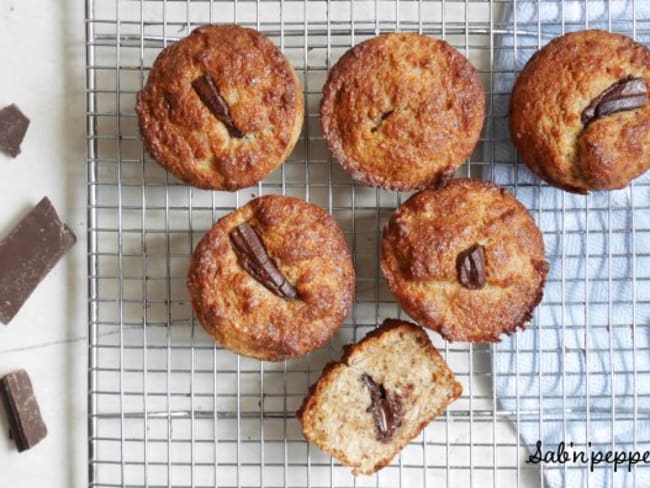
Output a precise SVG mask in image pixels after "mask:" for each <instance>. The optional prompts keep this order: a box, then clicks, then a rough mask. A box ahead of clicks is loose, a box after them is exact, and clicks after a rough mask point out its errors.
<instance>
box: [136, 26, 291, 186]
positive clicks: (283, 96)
mask: <svg viewBox="0 0 650 488" xmlns="http://www.w3.org/2000/svg"><path fill="white" fill-rule="evenodd" d="M136 112H137V115H138V120H139V125H140V132H141V134H142V138H143V140H144V145H145V148H146V149H147V151H148V152H149V154H151V156H152V157H153V158H154V159H155V160H156V161H157V162H158V163H159V164H160V165H162V166H163V167H165V168H167V169H168V170H169V171H170V172H171V173H173V174H174V175H175V176H176V177H177V178H179V179H181V180H182V181H184V182H185V183H188V184H190V185H193V186H196V187H199V188H207V189H214V190H231V191H232V190H237V189H239V188H244V187H247V186H251V185H253V184H255V183H257V182H258V181H260V180H262V179H263V178H264V177H266V176H267V175H268V174H269V173H270V172H271V171H272V170H273V169H275V168H276V167H278V166H279V165H280V164H281V163H282V162H283V161H284V160H285V159H286V158H287V156H288V155H289V153H290V152H291V151H292V149H293V147H294V146H295V144H296V141H297V139H298V136H299V135H300V130H301V128H302V120H303V116H304V107H303V96H302V88H301V86H300V82H299V81H298V77H297V76H296V73H295V72H294V70H293V68H292V67H291V65H290V64H289V61H288V60H287V59H286V58H285V57H284V55H283V54H282V52H280V50H279V49H278V48H277V47H276V46H275V45H274V44H273V42H271V40H269V39H268V38H267V37H265V36H264V35H263V34H261V33H260V32H257V31H256V30H253V29H249V28H245V27H240V26H238V25H206V26H203V27H199V28H197V29H195V30H194V31H192V33H191V34H190V35H189V36H188V37H186V38H184V39H182V40H181V41H179V42H178V43H176V44H173V45H171V46H168V47H166V48H165V49H163V50H162V51H161V53H160V54H159V55H158V57H157V58H156V61H155V62H154V65H153V68H152V70H151V72H150V74H149V78H148V79H147V83H146V85H145V87H144V88H143V89H142V90H141V91H140V93H138V97H137V104H136Z"/></svg>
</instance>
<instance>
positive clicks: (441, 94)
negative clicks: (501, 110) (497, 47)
mask: <svg viewBox="0 0 650 488" xmlns="http://www.w3.org/2000/svg"><path fill="white" fill-rule="evenodd" d="M320 113H321V125H322V130H323V137H324V138H325V141H326V142H327V145H328V147H329V149H330V151H331V152H332V154H333V155H334V157H335V158H336V159H337V160H338V161H339V163H341V165H342V166H343V168H345V170H346V171H348V172H349V173H350V174H351V175H352V177H353V178H354V179H355V180H358V181H361V182H363V183H365V184H367V185H371V186H378V187H382V188H386V189H390V190H414V189H420V188H424V187H427V186H435V185H437V184H439V183H440V182H442V181H445V180H446V179H449V178H451V177H452V176H453V175H454V173H455V172H456V169H457V168H458V167H459V166H460V165H461V164H462V163H463V161H464V160H465V159H466V158H467V157H469V156H470V154H471V153H472V151H473V150H474V146H475V145H476V142H477V140H478V138H479V135H480V132H481V127H482V126H483V116H484V114H485V95H484V93H483V88H482V86H481V80H480V78H479V75H478V73H477V71H476V69H474V67H473V66H472V65H471V64H470V62H469V61H468V60H467V59H466V58H465V57H464V56H463V55H462V54H460V53H459V52H458V51H456V50H455V49H454V48H453V47H451V46H450V45H449V44H447V43H446V42H445V41H441V40H437V39H432V38H430V37H426V36H423V35H420V34H415V33H397V34H387V35H382V36H378V37H374V38H372V39H369V40H367V41H365V42H362V43H361V44H358V45H357V46H355V47H354V48H352V49H351V50H349V51H348V52H347V53H346V54H344V55H343V57H341V59H339V61H338V62H337V63H336V65H335V66H334V68H333V69H332V71H331V72H330V75H329V78H328V80H327V83H326V84H325V87H324V88H323V99H322V101H321V107H320Z"/></svg>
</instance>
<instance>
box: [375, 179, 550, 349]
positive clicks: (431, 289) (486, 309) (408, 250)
mask: <svg viewBox="0 0 650 488" xmlns="http://www.w3.org/2000/svg"><path fill="white" fill-rule="evenodd" d="M475 245H478V246H482V248H483V253H484V278H485V283H484V286H482V287H477V288H478V289H472V288H470V287H468V286H465V285H464V284H462V283H461V281H460V271H459V264H460V263H459V255H460V254H461V253H464V252H466V251H468V250H469V249H470V248H472V247H473V246H475ZM381 267H382V271H383V272H384V276H385V277H386V280H387V282H388V286H389V288H390V289H391V291H392V292H393V294H394V295H395V296H396V297H397V299H398V301H399V302H400V304H401V305H402V307H403V308H404V310H405V311H406V312H407V313H408V314H409V315H411V316H412V317H413V318H414V319H416V320H417V321H418V322H420V323H421V324H422V325H425V326H427V327H429V328H431V329H434V330H436V331H438V332H440V333H441V334H442V336H443V337H445V338H446V339H447V340H452V341H469V342H496V341H498V340H499V335H500V334H502V333H504V332H505V333H512V332H514V331H515V330H516V329H517V327H522V328H523V327H525V325H526V322H527V321H529V320H530V318H531V314H532V310H533V309H534V308H535V306H537V304H538V303H539V302H540V300H541V298H542V289H543V286H544V279H545V276H546V272H547V267H548V265H547V263H546V261H545V260H544V242H543V239H542V235H541V233H540V231H539V229H538V228H537V226H536V225H535V222H534V220H533V218H532V217H531V215H530V214H529V213H528V211H527V210H526V208H524V206H523V205H522V204H521V203H519V202H518V201H517V200H516V199H515V198H514V197H513V196H512V195H510V194H509V193H508V192H506V191H505V190H504V189H502V188H499V187H498V186H496V185H494V184H492V183H488V182H484V181H479V180H471V179H461V180H453V181H451V182H450V183H449V184H448V185H447V186H446V187H444V188H441V189H436V190H423V191H421V192H420V193H417V194H415V195H413V196H412V197H411V198H409V199H408V200H407V201H406V202H405V203H404V204H402V206H400V207H399V209H398V210H397V211H396V212H395V213H394V214H393V216H392V217H391V219H390V221H389V223H388V225H387V226H386V228H385V229H384V233H383V239H382V244H381Z"/></svg>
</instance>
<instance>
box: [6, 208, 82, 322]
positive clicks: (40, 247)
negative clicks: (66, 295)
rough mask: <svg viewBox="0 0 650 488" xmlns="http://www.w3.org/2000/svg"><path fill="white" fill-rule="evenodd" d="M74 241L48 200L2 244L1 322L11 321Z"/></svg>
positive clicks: (19, 224)
mask: <svg viewBox="0 0 650 488" xmlns="http://www.w3.org/2000/svg"><path fill="white" fill-rule="evenodd" d="M75 241H76V237H75V235H74V234H73V233H72V231H71V230H70V229H69V228H68V226H67V225H65V224H63V223H61V221H60V220H59V217H58V216H57V215H56V210H54V207H52V204H51V203H50V200H48V198H47V197H45V198H43V199H42V200H41V201H40V202H39V204H38V205H36V207H34V208H33V209H32V210H31V211H30V212H29V214H27V216H25V218H24V219H23V220H22V221H21V222H19V223H18V225H16V227H14V229H13V230H12V231H11V232H10V233H9V235H8V236H7V237H5V238H4V239H3V240H2V241H0V322H2V323H3V324H8V323H9V322H10V321H11V319H12V318H13V317H14V315H16V313H17V312H18V310H20V307H22V306H23V303H25V301H26V300H27V299H28V298H29V296H30V295H31V293H32V292H33V291H34V289H35V288H36V286H37V285H38V284H39V283H40V281H41V280H42V279H43V278H45V276H46V275H47V273H49V271H50V270H51V269H52V268H53V267H54V265H55V264H56V263H57V262H58V261H59V259H61V257H62V256H63V255H64V254H65V253H66V252H67V251H68V250H69V249H70V248H71V247H72V245H73V244H74V243H75Z"/></svg>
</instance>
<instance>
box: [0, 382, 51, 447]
mask: <svg viewBox="0 0 650 488" xmlns="http://www.w3.org/2000/svg"><path fill="white" fill-rule="evenodd" d="M0 396H1V397H2V403H3V404H4V407H5V410H6V411H7V418H8V419H9V429H10V435H11V437H13V439H14V441H15V442H16V447H17V448H18V452H22V451H26V450H27V449H31V448H32V447H34V446H35V445H36V444H38V443H39V442H41V441H42V440H43V439H44V438H45V436H46V435H47V426H46V425H45V422H43V417H41V409H40V408H39V407H38V402H37V401H36V397H35V396H34V389H33V388H32V382H31V380H30V379H29V375H28V374H27V371H25V370H24V369H19V370H18V371H14V372H12V373H9V374H8V375H7V376H5V377H4V378H2V380H0Z"/></svg>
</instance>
